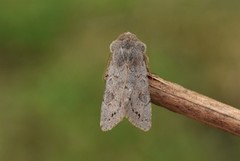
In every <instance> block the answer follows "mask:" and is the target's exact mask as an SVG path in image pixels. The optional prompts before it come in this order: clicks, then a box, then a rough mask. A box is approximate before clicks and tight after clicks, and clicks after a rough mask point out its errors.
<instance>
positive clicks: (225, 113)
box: [149, 74, 240, 136]
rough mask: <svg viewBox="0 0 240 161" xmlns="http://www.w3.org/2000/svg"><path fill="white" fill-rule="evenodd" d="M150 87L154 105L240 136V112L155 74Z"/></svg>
mask: <svg viewBox="0 0 240 161" xmlns="http://www.w3.org/2000/svg"><path fill="white" fill-rule="evenodd" d="M149 85H150V93H151V101H152V103H154V104H156V105H161V106H163V107H165V108H167V109H168V110H170V111H173V112H176V113H179V114H182V115H185V116H187V117H190V118H193V119H195V120H198V121H200V122H203V123H205V124H208V125H210V126H213V127H217V128H219V129H222V130H225V131H227V132H230V133H232V134H235V135H238V136H240V110H238V109H236V108H234V107H231V106H229V105H226V104H224V103H221V102H218V101H216V100H214V99H212V98H209V97H206V96H204V95H201V94H199V93H196V92H193V91H191V90H188V89H186V88H183V87H182V86H180V85H177V84H175V83H171V82H169V81H166V80H163V79H162V78H160V77H158V76H156V75H153V74H149Z"/></svg>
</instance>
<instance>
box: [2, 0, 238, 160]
mask: <svg viewBox="0 0 240 161" xmlns="http://www.w3.org/2000/svg"><path fill="white" fill-rule="evenodd" d="M126 31H131V32H133V33H135V34H136V35H137V36H138V37H139V39H141V40H142V41H143V42H145V43H146V44H147V46H148V49H147V54H148V56H149V59H150V70H151V71H152V72H153V73H156V74H158V75H160V76H161V77H162V78H164V79H166V80H170V81H172V82H176V83H178V84H180V85H183V86H184V87H186V88H189V89H192V90H194V91H197V92H199V93H202V94H204V95H207V96H210V97H212V98H215V99H217V100H219V101H221V102H224V103H227V104H230V105H232V106H235V107H240V105H239V104H240V99H239V93H240V83H239V82H240V76H239V73H240V1H239V0H232V1H217V0H169V1H160V0H159V1H158V0H148V1H143V0H115V1H111V0H101V1H97V0H92V1H90V0H89V1H83V0H68V1H63V0H32V1H29V0H21V1H18V0H8V1H4V0H3V1H1V2H0V90H1V92H0V161H79V160H83V161H85V160H102V161H107V160H116V161H122V160H125V161H148V160H151V161H157V160H164V161H166V160H167V161H168V160H179V161H202V160H211V161H226V160H231V161H232V160H233V161H234V160H236V161H237V160H238V161H239V159H240V140H239V138H238V137H236V136H234V135H231V134H229V133H226V132H223V131H221V130H218V129H214V128H211V127H209V126H206V125H204V124H201V123H199V122H197V121H194V120H192V119H188V118H186V117H184V116H180V115H178V114H175V113H172V112H170V111H168V110H166V109H164V108H161V107H158V106H153V126H152V129H151V130H150V131H149V132H147V133H144V132H142V131H140V130H139V129H137V128H135V127H133V126H132V125H130V123H128V121H126V120H125V121H123V122H122V123H121V124H119V125H118V126H117V127H115V128H114V129H113V130H112V131H110V132H105V133H104V132H102V131H101V130H100V127H99V119H100V106H101V101H102V97H103V92H104V88H105V83H104V81H103V79H102V76H103V73H104V70H105V67H106V65H107V60H108V57H109V53H110V52H109V44H110V43H111V41H113V40H114V39H116V38H117V36H118V35H119V34H121V33H123V32H126Z"/></svg>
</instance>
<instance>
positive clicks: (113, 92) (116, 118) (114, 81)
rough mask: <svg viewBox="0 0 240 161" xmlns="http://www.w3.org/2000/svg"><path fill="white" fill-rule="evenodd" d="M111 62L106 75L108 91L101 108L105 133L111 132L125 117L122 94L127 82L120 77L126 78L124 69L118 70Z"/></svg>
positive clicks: (101, 122)
mask: <svg viewBox="0 0 240 161" xmlns="http://www.w3.org/2000/svg"><path fill="white" fill-rule="evenodd" d="M112 63H113V62H110V65H109V69H108V71H107V72H108V73H107V74H106V75H107V77H106V90H105V94H104V98H103V102H102V107H101V120H100V126H101V129H102V130H103V131H108V130H111V129H112V128H113V127H114V126H116V125H117V124H118V123H119V122H120V121H121V120H122V119H123V118H124V116H125V113H126V112H125V109H124V106H125V105H124V103H123V102H122V100H121V99H122V98H121V96H122V94H123V88H124V84H125V82H124V81H123V79H119V78H120V77H121V78H123V77H126V76H125V74H124V73H125V69H124V68H117V67H116V66H115V65H114V64H112Z"/></svg>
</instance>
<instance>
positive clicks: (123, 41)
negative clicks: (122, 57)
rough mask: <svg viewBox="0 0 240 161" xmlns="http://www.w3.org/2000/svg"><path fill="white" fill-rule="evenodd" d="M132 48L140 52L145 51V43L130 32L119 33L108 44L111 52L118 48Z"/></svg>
mask: <svg viewBox="0 0 240 161" xmlns="http://www.w3.org/2000/svg"><path fill="white" fill-rule="evenodd" d="M132 48H134V49H135V50H139V51H140V52H141V53H145V52H146V45H145V44H144V43H143V42H141V41H140V40H139V39H138V38H137V36H136V35H134V34H132V33H130V32H126V33H123V34H121V35H120V36H119V37H118V38H117V40H115V41H113V42H112V43H111V44H110V51H111V53H113V52H114V51H118V50H120V49H126V50H131V49H132Z"/></svg>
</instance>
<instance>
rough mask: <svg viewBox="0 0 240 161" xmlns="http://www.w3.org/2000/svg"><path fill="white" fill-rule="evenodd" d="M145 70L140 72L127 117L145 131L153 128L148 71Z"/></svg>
mask: <svg viewBox="0 0 240 161" xmlns="http://www.w3.org/2000/svg"><path fill="white" fill-rule="evenodd" d="M145 70H146V68H145ZM145 70H143V73H142V74H140V75H139V76H138V77H137V80H136V81H135V86H134V88H133V91H132V94H131V99H130V102H129V104H128V107H127V112H126V117H127V118H128V120H129V121H130V122H131V123H132V124H133V125H134V126H136V127H138V128H140V129H141V130H143V131H148V130H149V129H150V128H151V117H152V112H151V111H152V109H151V103H150V93H149V89H148V78H147V71H145Z"/></svg>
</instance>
